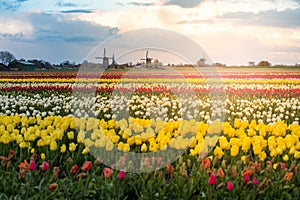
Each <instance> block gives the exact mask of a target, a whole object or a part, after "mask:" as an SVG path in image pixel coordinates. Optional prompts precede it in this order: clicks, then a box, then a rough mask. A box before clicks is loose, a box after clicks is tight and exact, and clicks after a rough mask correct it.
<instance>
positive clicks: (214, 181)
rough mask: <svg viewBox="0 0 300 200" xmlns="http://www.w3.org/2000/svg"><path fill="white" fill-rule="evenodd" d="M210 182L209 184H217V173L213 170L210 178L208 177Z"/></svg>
mask: <svg viewBox="0 0 300 200" xmlns="http://www.w3.org/2000/svg"><path fill="white" fill-rule="evenodd" d="M208 184H209V185H216V184H217V178H216V175H215V173H214V172H212V173H211V174H210V177H209V179H208Z"/></svg>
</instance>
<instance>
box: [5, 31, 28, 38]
mask: <svg viewBox="0 0 300 200" xmlns="http://www.w3.org/2000/svg"><path fill="white" fill-rule="evenodd" d="M24 36H25V35H24V33H22V32H19V33H0V39H1V38H2V39H10V38H13V39H16V38H23V37H24Z"/></svg>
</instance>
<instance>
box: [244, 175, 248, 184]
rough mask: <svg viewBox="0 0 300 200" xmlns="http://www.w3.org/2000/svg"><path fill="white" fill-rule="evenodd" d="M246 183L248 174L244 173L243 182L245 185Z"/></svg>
mask: <svg viewBox="0 0 300 200" xmlns="http://www.w3.org/2000/svg"><path fill="white" fill-rule="evenodd" d="M248 181H249V174H248V173H244V176H243V182H244V183H246V182H248Z"/></svg>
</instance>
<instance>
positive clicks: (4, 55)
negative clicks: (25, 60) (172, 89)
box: [0, 51, 16, 65]
mask: <svg viewBox="0 0 300 200" xmlns="http://www.w3.org/2000/svg"><path fill="white" fill-rule="evenodd" d="M14 60H16V58H15V56H14V55H13V54H12V53H10V52H8V51H0V62H1V63H3V64H4V65H8V64H9V63H11V62H12V61H14Z"/></svg>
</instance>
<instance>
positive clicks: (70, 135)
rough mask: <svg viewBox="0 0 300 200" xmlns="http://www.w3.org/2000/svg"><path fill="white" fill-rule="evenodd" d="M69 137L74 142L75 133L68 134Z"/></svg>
mask: <svg viewBox="0 0 300 200" xmlns="http://www.w3.org/2000/svg"><path fill="white" fill-rule="evenodd" d="M67 136H68V139H69V140H73V139H74V132H73V131H70V132H68V133H67Z"/></svg>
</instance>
